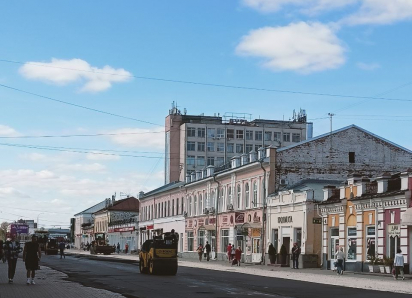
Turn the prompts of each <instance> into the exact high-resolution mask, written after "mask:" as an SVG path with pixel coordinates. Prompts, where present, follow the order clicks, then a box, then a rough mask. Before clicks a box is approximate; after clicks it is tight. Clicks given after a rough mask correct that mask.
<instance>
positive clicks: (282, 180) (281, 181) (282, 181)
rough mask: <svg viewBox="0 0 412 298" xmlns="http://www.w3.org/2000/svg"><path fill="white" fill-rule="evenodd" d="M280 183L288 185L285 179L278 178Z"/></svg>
mask: <svg viewBox="0 0 412 298" xmlns="http://www.w3.org/2000/svg"><path fill="white" fill-rule="evenodd" d="M280 185H288V181H287V180H286V179H280Z"/></svg>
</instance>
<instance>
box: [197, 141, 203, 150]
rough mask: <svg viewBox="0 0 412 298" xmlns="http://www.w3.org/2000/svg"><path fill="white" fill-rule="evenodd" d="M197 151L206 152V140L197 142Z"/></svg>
mask: <svg viewBox="0 0 412 298" xmlns="http://www.w3.org/2000/svg"><path fill="white" fill-rule="evenodd" d="M197 151H200V152H205V142H197Z"/></svg>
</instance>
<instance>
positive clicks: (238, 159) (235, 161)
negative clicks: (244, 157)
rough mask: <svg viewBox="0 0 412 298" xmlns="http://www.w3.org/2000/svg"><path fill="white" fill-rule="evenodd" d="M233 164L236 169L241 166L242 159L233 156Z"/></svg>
mask: <svg viewBox="0 0 412 298" xmlns="http://www.w3.org/2000/svg"><path fill="white" fill-rule="evenodd" d="M231 162H232V169H235V168H237V167H239V166H240V157H239V156H233V157H232V158H231Z"/></svg>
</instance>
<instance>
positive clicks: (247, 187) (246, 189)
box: [245, 182, 250, 208]
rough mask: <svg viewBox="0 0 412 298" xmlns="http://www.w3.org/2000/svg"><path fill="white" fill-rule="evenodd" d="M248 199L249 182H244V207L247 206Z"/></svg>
mask: <svg viewBox="0 0 412 298" xmlns="http://www.w3.org/2000/svg"><path fill="white" fill-rule="evenodd" d="M249 201H250V192H249V183H247V182H246V184H245V207H246V208H249Z"/></svg>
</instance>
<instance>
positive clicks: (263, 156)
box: [258, 147, 266, 160]
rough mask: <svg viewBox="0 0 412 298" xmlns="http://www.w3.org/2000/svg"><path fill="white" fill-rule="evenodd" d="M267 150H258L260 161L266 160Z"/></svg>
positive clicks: (261, 148)
mask: <svg viewBox="0 0 412 298" xmlns="http://www.w3.org/2000/svg"><path fill="white" fill-rule="evenodd" d="M265 153H266V152H265V148H263V147H260V148H259V149H258V160H261V159H264V158H265Z"/></svg>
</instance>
